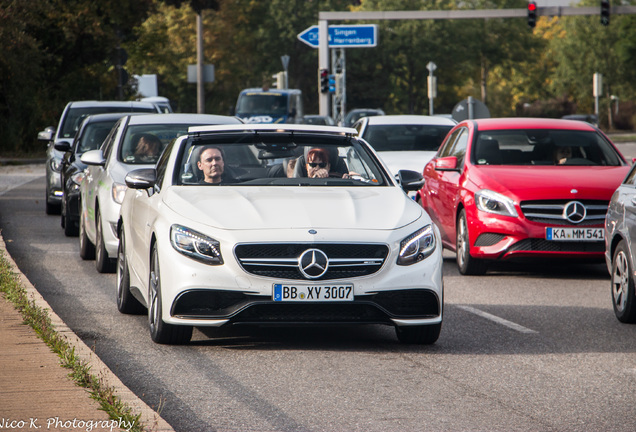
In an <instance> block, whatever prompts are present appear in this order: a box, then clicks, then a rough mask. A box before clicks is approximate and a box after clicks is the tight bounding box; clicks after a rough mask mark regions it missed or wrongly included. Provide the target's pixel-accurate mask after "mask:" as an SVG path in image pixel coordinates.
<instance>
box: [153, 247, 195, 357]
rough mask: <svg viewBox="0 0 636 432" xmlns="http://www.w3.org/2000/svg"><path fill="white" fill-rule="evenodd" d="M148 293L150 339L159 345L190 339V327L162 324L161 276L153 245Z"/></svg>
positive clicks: (183, 341) (182, 342)
mask: <svg viewBox="0 0 636 432" xmlns="http://www.w3.org/2000/svg"><path fill="white" fill-rule="evenodd" d="M148 278H149V284H148V285H149V292H148V324H149V326H150V337H151V338H152V340H153V341H154V342H156V343H159V344H170V345H183V344H187V343H188V342H190V339H191V338H192V326H176V325H173V324H167V323H165V322H163V319H162V318H161V316H162V311H163V302H162V301H161V275H160V272H159V254H158V252H157V245H156V244H155V245H153V247H152V254H151V256H150V275H149V276H148Z"/></svg>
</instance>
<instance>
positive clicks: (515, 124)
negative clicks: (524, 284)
mask: <svg viewBox="0 0 636 432" xmlns="http://www.w3.org/2000/svg"><path fill="white" fill-rule="evenodd" d="M629 169H630V167H629V164H628V163H627V162H626V160H625V158H624V157H623V156H622V155H621V153H620V152H619V151H618V149H617V148H616V147H615V146H614V144H613V143H612V142H611V141H610V140H609V138H607V136H606V135H605V134H603V132H601V131H600V130H599V129H598V128H596V127H594V126H593V125H591V124H589V123H585V122H582V121H574V120H555V119H540V118H501V119H479V120H466V121H463V122H461V123H459V124H458V125H456V126H455V127H454V128H453V129H452V130H451V131H450V132H449V133H448V135H447V136H446V138H445V140H444V142H443V143H442V145H441V146H440V148H439V151H438V152H437V155H436V156H435V157H434V158H433V159H432V160H431V161H430V162H429V163H428V164H427V165H426V166H425V167H424V173H423V174H424V179H425V183H424V186H423V187H422V189H420V191H419V192H418V196H417V200H418V201H419V202H420V203H421V205H422V206H423V207H424V209H425V210H426V211H427V212H428V213H429V214H430V216H431V218H432V219H433V220H434V221H435V223H436V224H437V226H438V227H439V229H440V231H441V234H442V240H443V243H444V247H446V248H447V249H450V250H454V251H455V252H456V254H457V265H458V266H459V271H460V272H461V273H462V274H483V273H485V272H486V270H487V268H488V264H489V263H490V262H492V261H493V260H508V259H516V258H522V259H526V258H578V259H598V260H602V259H604V255H603V254H604V251H605V245H604V241H603V234H604V232H603V224H604V220H605V213H606V212H607V207H608V204H609V200H610V198H611V196H612V194H613V193H614V191H615V190H616V188H617V187H618V185H620V184H621V181H622V180H623V178H625V176H626V174H627V172H628V171H629Z"/></svg>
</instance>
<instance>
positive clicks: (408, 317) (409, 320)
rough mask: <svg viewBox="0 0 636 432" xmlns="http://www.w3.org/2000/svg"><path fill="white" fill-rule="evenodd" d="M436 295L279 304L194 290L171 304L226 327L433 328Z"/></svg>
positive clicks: (187, 315) (189, 316)
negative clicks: (426, 326)
mask: <svg viewBox="0 0 636 432" xmlns="http://www.w3.org/2000/svg"><path fill="white" fill-rule="evenodd" d="M441 309H442V306H441V302H440V298H439V297H438V295H437V293H435V292H434V291H432V290H427V289H407V290H394V291H383V292H379V293H376V294H370V295H361V296H356V298H355V300H354V301H349V302H316V303H308V302H307V303H300V302H290V303H283V302H276V301H272V300H271V298H270V297H267V296H254V295H247V294H244V293H241V292H237V291H222V290H191V291H187V292H183V293H181V294H180V295H179V296H178V297H177V298H176V299H175V302H174V303H173V307H172V311H171V315H172V316H173V317H174V318H176V319H179V320H185V321H188V320H196V321H198V320H208V321H212V322H218V323H222V324H226V323H230V322H231V323H232V324H258V325H267V324H276V325H279V324H296V325H297V324H389V325H394V324H398V323H399V324H401V325H402V324H435V323H439V322H441V320H442V312H441Z"/></svg>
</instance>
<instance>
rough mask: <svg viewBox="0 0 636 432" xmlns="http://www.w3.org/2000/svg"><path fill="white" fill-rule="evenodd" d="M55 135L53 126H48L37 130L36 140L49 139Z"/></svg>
mask: <svg viewBox="0 0 636 432" xmlns="http://www.w3.org/2000/svg"><path fill="white" fill-rule="evenodd" d="M53 135H55V128H54V127H53V126H48V127H47V128H45V129H44V130H43V131H41V132H38V141H51V140H52V139H53Z"/></svg>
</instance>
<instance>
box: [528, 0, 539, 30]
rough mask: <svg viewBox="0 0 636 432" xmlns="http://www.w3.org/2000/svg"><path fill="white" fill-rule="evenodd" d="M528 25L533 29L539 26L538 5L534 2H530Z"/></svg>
mask: <svg viewBox="0 0 636 432" xmlns="http://www.w3.org/2000/svg"><path fill="white" fill-rule="evenodd" d="M528 25H529V26H530V27H532V28H534V26H536V25H537V4H536V3H535V2H534V1H530V2H528Z"/></svg>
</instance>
